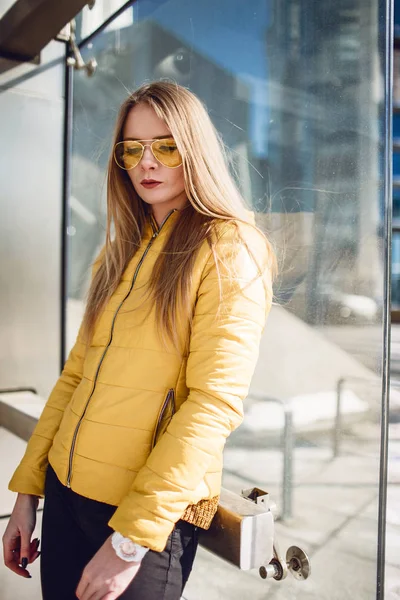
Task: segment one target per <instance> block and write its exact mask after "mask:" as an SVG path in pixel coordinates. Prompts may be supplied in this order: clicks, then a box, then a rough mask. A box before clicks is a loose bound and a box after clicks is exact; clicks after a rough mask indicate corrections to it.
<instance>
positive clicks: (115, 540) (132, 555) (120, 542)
mask: <svg viewBox="0 0 400 600" xmlns="http://www.w3.org/2000/svg"><path fill="white" fill-rule="evenodd" d="M111 544H112V547H113V548H114V550H115V552H116V554H117V556H119V558H122V560H125V561H126V562H141V560H142V559H143V557H144V555H145V554H146V552H148V551H149V548H145V547H144V546H141V545H140V544H135V542H132V540H130V539H129V538H126V537H124V536H123V535H121V534H120V533H119V532H118V531H115V532H114V533H113V534H112V536H111Z"/></svg>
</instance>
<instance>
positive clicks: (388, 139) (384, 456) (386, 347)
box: [376, 0, 394, 600]
mask: <svg viewBox="0 0 400 600" xmlns="http://www.w3.org/2000/svg"><path fill="white" fill-rule="evenodd" d="M382 5H383V12H384V22H385V23H384V35H385V45H384V48H385V56H384V67H385V71H384V77H385V110H384V119H385V129H384V140H383V142H384V233H383V235H384V240H383V248H384V282H383V289H384V305H383V356H382V416H381V446H380V469H379V511H378V548H377V554H378V555H377V582H376V598H377V600H384V596H385V555H386V553H385V545H386V503H387V483H388V446H389V395H390V340H391V335H390V327H391V274H392V273H391V271H392V269H391V264H392V212H393V210H392V204H393V198H392V188H393V186H392V183H393V175H392V154H393V123H392V115H393V41H394V35H393V31H394V0H382Z"/></svg>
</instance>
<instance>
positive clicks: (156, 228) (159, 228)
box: [149, 208, 180, 236]
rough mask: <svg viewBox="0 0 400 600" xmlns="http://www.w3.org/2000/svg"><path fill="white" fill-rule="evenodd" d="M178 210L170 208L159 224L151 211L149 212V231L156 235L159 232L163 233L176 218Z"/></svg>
mask: <svg viewBox="0 0 400 600" xmlns="http://www.w3.org/2000/svg"><path fill="white" fill-rule="evenodd" d="M179 212H180V211H179V210H178V209H177V208H173V209H172V210H170V211H169V213H168V214H167V215H166V216H165V217H164V219H163V221H162V223H161V224H160V225H158V223H157V221H156V219H155V217H154V215H153V213H150V214H149V223H150V226H151V232H152V233H153V234H155V233H156V234H157V236H158V235H160V234H161V233H164V232H165V231H167V230H168V229H170V227H171V226H172V224H173V223H174V222H175V221H176V219H177V217H178V215H179Z"/></svg>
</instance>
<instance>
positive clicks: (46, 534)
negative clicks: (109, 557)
mask: <svg viewBox="0 0 400 600" xmlns="http://www.w3.org/2000/svg"><path fill="white" fill-rule="evenodd" d="M115 510H116V507H115V506H110V505H109V504H103V503H102V502H96V501H94V500H89V499H88V498H85V497H83V496H80V495H79V494H76V493H75V492H73V491H72V490H70V489H69V488H67V487H65V486H64V485H63V484H61V483H60V481H59V480H58V478H57V476H56V474H55V473H54V471H53V469H52V468H51V466H49V468H48V471H47V477H46V487H45V503H44V510H43V522H42V540H41V550H42V554H41V565H40V571H41V582H42V593H43V600H75V599H76V595H75V590H76V588H77V586H78V583H79V580H80V578H81V574H82V571H83V569H84V568H85V566H86V565H87V563H88V562H89V561H90V559H91V558H92V557H93V555H94V554H95V553H96V552H97V550H98V549H99V548H100V547H101V546H102V544H103V543H104V542H105V540H106V539H107V538H108V537H109V535H110V534H111V533H113V530H112V529H111V528H110V527H109V526H108V525H107V523H108V521H109V519H110V518H111V516H112V514H113V512H114V511H115ZM197 544H198V532H197V527H195V526H194V525H191V524H190V523H186V522H185V521H178V523H177V524H176V526H175V528H174V529H173V531H172V533H171V535H170V536H169V538H168V541H167V545H166V547H165V550H164V551H163V552H153V551H152V550H149V552H147V554H146V555H145V557H144V559H143V561H142V564H141V567H140V569H139V572H138V573H137V575H136V577H135V578H134V580H133V581H132V583H131V584H130V585H129V586H128V588H127V589H126V590H125V592H124V593H123V594H122V595H121V596H120V598H121V600H122V599H123V600H133V599H135V600H179V599H180V597H181V595H182V592H183V588H184V587H185V584H186V582H187V580H188V577H189V574H190V571H191V570H192V565H193V561H194V558H195V555H196V550H197Z"/></svg>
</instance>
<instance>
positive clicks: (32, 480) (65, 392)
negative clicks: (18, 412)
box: [8, 327, 86, 496]
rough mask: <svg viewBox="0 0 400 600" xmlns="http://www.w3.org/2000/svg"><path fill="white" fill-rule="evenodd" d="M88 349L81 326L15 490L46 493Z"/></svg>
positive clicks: (16, 477)
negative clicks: (52, 456)
mask: <svg viewBox="0 0 400 600" xmlns="http://www.w3.org/2000/svg"><path fill="white" fill-rule="evenodd" d="M85 350H86V344H85V341H84V340H83V336H82V327H81V330H80V331H79V334H78V337H77V340H76V342H75V345H74V347H73V348H72V350H71V352H70V354H69V356H68V359H67V361H66V363H65V365H64V369H63V371H62V373H61V375H60V377H59V379H58V381H57V383H56V385H55V386H54V388H53V390H52V392H51V394H50V396H49V399H48V401H47V403H46V405H45V407H44V409H43V412H42V414H41V416H40V418H39V421H38V423H37V425H36V427H35V429H34V431H33V433H32V436H31V438H30V440H29V442H28V445H27V448H26V451H25V454H24V457H23V459H22V461H21V462H20V464H19V466H18V467H17V469H16V471H15V473H14V475H13V477H12V479H11V481H10V483H9V486H8V487H9V489H10V490H11V491H12V492H19V493H22V494H33V495H35V496H43V495H44V480H45V476H46V471H47V466H48V460H47V455H48V453H49V450H50V448H51V445H52V443H53V439H54V436H55V434H56V433H57V431H58V428H59V426H60V423H61V419H62V417H63V413H64V410H65V408H66V406H67V405H68V403H69V401H70V400H71V398H72V394H73V393H74V391H75V389H76V388H77V386H78V385H79V383H80V381H81V379H82V372H83V362H84V357H85Z"/></svg>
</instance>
